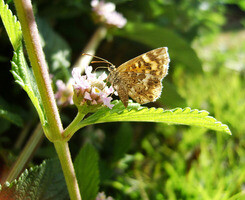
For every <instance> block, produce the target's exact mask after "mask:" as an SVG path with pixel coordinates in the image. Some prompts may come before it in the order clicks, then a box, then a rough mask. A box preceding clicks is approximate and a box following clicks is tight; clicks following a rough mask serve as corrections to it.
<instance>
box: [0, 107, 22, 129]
mask: <svg viewBox="0 0 245 200" xmlns="http://www.w3.org/2000/svg"><path fill="white" fill-rule="evenodd" d="M0 117H2V118H4V119H6V120H8V121H10V122H11V123H13V124H15V125H17V126H22V125H23V120H22V118H21V117H20V116H19V115H18V114H16V113H13V112H11V111H10V110H8V108H6V107H4V106H3V105H1V104H0Z"/></svg>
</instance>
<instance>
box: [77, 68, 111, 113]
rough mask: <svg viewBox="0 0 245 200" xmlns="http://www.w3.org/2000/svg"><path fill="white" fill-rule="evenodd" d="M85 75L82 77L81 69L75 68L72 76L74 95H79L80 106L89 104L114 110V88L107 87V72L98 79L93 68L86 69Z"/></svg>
mask: <svg viewBox="0 0 245 200" xmlns="http://www.w3.org/2000/svg"><path fill="white" fill-rule="evenodd" d="M85 74H86V75H83V76H81V70H80V68H74V69H73V70H72V76H73V79H74V83H73V87H74V93H75V94H74V95H77V98H78V99H79V101H80V102H79V105H83V104H84V103H87V105H105V106H107V107H109V108H110V109H112V107H113V106H114V105H113V104H111V100H112V97H110V96H109V95H111V94H113V92H114V89H113V87H112V86H111V87H108V86H106V83H105V82H104V80H105V79H106V78H107V75H106V73H105V72H103V73H102V74H101V75H100V76H99V77H98V78H97V77H96V74H94V73H92V67H91V66H88V67H86V68H85Z"/></svg>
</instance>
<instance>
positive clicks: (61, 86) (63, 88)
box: [55, 79, 73, 106]
mask: <svg viewBox="0 0 245 200" xmlns="http://www.w3.org/2000/svg"><path fill="white" fill-rule="evenodd" d="M56 86H57V92H56V93H55V98H56V100H57V104H58V105H59V106H67V105H72V104H73V99H72V97H73V87H72V86H73V80H72V79H70V80H69V81H68V82H67V84H65V83H64V82H63V81H62V80H58V81H56Z"/></svg>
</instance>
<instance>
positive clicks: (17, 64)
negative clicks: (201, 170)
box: [11, 46, 46, 124]
mask: <svg viewBox="0 0 245 200" xmlns="http://www.w3.org/2000/svg"><path fill="white" fill-rule="evenodd" d="M11 65H12V70H11V73H12V74H13V76H14V79H15V82H16V83H18V84H19V85H20V86H21V87H22V88H23V89H24V90H25V91H26V93H27V94H28V96H29V97H30V99H31V101H32V103H33V105H34V106H35V108H36V110H37V112H38V114H39V117H40V119H41V121H42V123H43V124H44V123H45V122H46V120H45V116H44V113H43V109H42V103H41V97H40V94H39V91H38V89H37V85H36V81H35V78H34V76H33V73H32V71H31V70H30V69H29V67H28V66H27V63H26V60H25V57H24V53H23V49H22V46H20V47H19V48H18V49H17V51H16V52H14V56H13V60H12V61H11Z"/></svg>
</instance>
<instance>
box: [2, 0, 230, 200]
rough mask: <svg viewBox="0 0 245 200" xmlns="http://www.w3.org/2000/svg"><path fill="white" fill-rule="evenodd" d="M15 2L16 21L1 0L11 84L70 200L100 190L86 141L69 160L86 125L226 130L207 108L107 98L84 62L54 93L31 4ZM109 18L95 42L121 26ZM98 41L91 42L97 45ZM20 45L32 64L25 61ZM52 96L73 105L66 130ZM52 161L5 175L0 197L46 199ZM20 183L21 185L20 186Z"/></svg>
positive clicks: (100, 79) (94, 154)
mask: <svg viewBox="0 0 245 200" xmlns="http://www.w3.org/2000/svg"><path fill="white" fill-rule="evenodd" d="M14 3H15V7H16V12H17V16H18V20H17V18H16V17H15V16H14V15H13V14H12V12H11V11H10V9H9V8H8V5H7V4H5V3H4V1H3V0H0V14H1V19H2V21H3V24H4V26H5V29H6V32H7V34H8V37H9V39H10V42H11V44H12V46H13V49H14V53H13V59H12V61H11V66H12V69H11V73H12V74H13V78H14V80H15V82H16V83H17V84H19V85H20V86H21V87H22V88H23V89H24V90H25V92H26V93H27V95H28V96H29V98H30V100H31V102H32V104H33V105H34V107H35V109H36V111H37V113H38V116H39V119H40V123H41V127H42V129H43V133H44V135H45V136H46V138H47V139H48V140H49V141H50V142H51V143H53V144H54V147H55V149H56V152H57V155H58V158H59V162H60V164H61V168H62V171H63V174H64V177H61V178H60V179H59V181H57V182H56V183H54V182H53V184H57V185H59V184H60V182H62V180H63V179H65V181H66V186H67V190H68V193H69V197H70V199H72V200H77V199H85V200H91V199H95V198H96V196H97V194H98V192H99V171H98V155H97V152H96V150H95V149H94V148H93V147H92V146H90V145H85V146H84V147H83V148H82V149H81V151H80V153H79V155H78V157H77V158H76V160H75V162H74V164H73V161H72V157H71V154H70V150H69V146H68V142H69V140H70V139H71V138H72V136H73V135H74V134H75V133H76V132H77V131H78V130H80V129H82V128H84V127H86V126H88V125H93V124H100V123H109V122H155V123H166V124H168V125H178V124H179V125H189V126H198V127H204V128H208V129H212V130H214V131H221V132H225V133H228V134H231V131H230V129H229V128H228V126H227V125H225V124H222V123H221V122H219V121H217V120H216V119H215V118H213V117H211V116H209V113H208V111H205V110H197V109H191V108H189V107H187V108H174V109H171V110H164V109H163V108H154V107H152V108H147V107H146V106H142V105H139V104H138V103H133V102H132V101H130V103H129V105H128V107H127V108H125V107H124V106H123V104H122V102H121V101H118V100H114V101H112V97H111V96H110V95H111V94H112V93H114V92H115V91H114V89H113V88H112V87H107V86H106V83H105V79H106V77H107V75H106V74H105V73H103V74H102V75H100V76H99V77H97V76H96V74H95V73H92V68H91V67H88V63H87V65H85V64H83V66H82V68H74V69H73V71H72V74H73V79H72V80H71V81H70V84H71V85H72V86H73V89H71V88H70V90H69V91H68V92H67V90H66V89H65V84H64V83H61V82H57V85H58V89H59V90H58V92H57V93H56V95H54V92H53V89H52V86H51V81H50V74H49V73H48V66H47V63H46V61H45V55H44V53H43V51H42V47H41V42H40V38H39V35H38V27H37V25H36V22H35V18H34V14H33V9H32V5H31V2H30V1H29V0H15V1H14ZM93 5H94V10H95V11H98V9H99V7H98V6H99V3H98V1H93V4H92V6H93ZM103 6H104V4H103ZM109 7H110V6H109ZM109 10H110V9H109ZM110 11H112V12H113V15H112V16H117V17H116V18H122V16H121V15H116V14H115V8H114V7H113V8H112V10H110ZM102 14H103V13H99V12H98V13H97V15H95V17H97V18H96V19H97V21H98V19H101V16H102ZM98 16H99V18H98ZM109 17H110V16H109ZM109 19H111V18H109ZM109 19H108V16H107V15H104V18H103V19H102V21H99V23H107V25H108V26H104V27H103V28H100V29H98V30H99V35H100V36H97V39H98V40H102V39H103V36H102V35H104V36H105V35H106V33H107V30H108V29H110V28H111V26H114V28H115V27H118V28H121V27H123V26H124V25H125V24H126V19H124V21H123V23H121V24H116V23H114V22H111V21H109ZM101 36H102V37H101ZM132 37H133V36H132ZM22 38H23V39H24V44H25V45H24V44H23V42H22ZM98 40H97V41H96V43H98ZM95 46H96V45H95ZM95 46H93V45H92V47H90V48H89V47H88V48H87V51H89V50H91V49H92V50H93V51H94V52H95V50H96V47H95ZM24 47H25V48H26V51H27V54H28V59H29V60H30V64H31V67H29V66H28V64H27V61H26V59H27V57H25V55H24ZM170 57H171V55H170ZM82 69H85V73H86V75H84V76H81V73H82ZM69 87H71V86H69ZM61 88H62V89H61ZM66 92H67V93H66ZM72 95H73V96H72ZM55 96H56V98H57V99H58V102H60V103H59V105H62V104H63V105H64V104H72V102H73V103H74V104H75V106H76V107H77V110H78V112H77V115H76V117H75V118H74V120H73V121H72V122H71V123H70V124H69V125H68V126H67V127H66V128H63V123H62V121H61V118H60V112H59V109H58V105H57V103H56V101H55ZM59 100H60V101H59ZM1 115H2V116H4V117H5V118H8V119H9V120H12V121H13V122H14V123H16V124H20V119H18V118H17V117H16V116H15V115H14V113H10V112H8V111H7V110H4V108H3V109H1ZM53 162H56V161H47V162H44V163H43V164H42V165H40V166H38V167H34V168H32V169H30V170H29V171H25V172H24V173H23V174H22V175H21V176H20V177H19V178H18V179H17V177H13V179H16V180H13V179H7V180H6V183H5V184H4V185H2V187H1V193H0V196H1V195H2V197H6V196H7V197H9V196H11V195H14V196H15V198H16V199H21V198H24V197H29V198H31V199H48V198H49V197H48V192H47V191H46V192H45V190H46V189H47V188H49V184H50V182H49V181H53V180H51V178H50V177H48V176H51V175H52V173H51V172H50V171H49V168H50V167H52V166H53ZM74 165H75V168H74ZM54 176H56V174H54ZM57 176H58V175H57ZM8 182H10V183H8ZM34 183H35V184H34ZM21 187H22V189H20V188H21ZM58 188H59V189H60V190H64V185H59V187H58ZM31 191H32V192H31ZM50 193H52V192H50ZM52 194H53V195H54V197H53V198H60V199H65V198H67V196H66V195H64V196H63V197H60V196H59V194H58V193H52ZM58 196H59V197H58Z"/></svg>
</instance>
